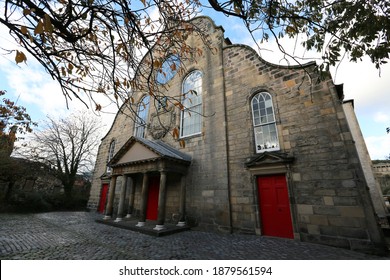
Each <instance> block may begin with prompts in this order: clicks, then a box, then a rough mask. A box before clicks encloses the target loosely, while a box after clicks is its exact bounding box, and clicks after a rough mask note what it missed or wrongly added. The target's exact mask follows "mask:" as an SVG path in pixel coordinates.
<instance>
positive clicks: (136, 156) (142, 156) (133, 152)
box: [116, 142, 160, 164]
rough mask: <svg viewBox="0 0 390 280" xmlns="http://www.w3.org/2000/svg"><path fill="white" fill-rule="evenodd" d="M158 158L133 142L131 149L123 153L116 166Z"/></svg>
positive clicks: (147, 149)
mask: <svg viewBox="0 0 390 280" xmlns="http://www.w3.org/2000/svg"><path fill="white" fill-rule="evenodd" d="M159 157H160V156H159V155H158V154H156V153H155V152H153V151H151V150H150V149H149V148H147V147H145V146H144V145H142V144H140V143H138V142H134V143H133V145H131V147H130V148H129V149H128V150H127V151H126V152H125V153H123V155H122V157H121V158H120V159H119V160H118V162H117V163H116V164H123V163H131V162H137V161H145V160H151V159H155V158H159Z"/></svg>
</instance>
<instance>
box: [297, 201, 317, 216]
mask: <svg viewBox="0 0 390 280" xmlns="http://www.w3.org/2000/svg"><path fill="white" fill-rule="evenodd" d="M297 212H298V214H299V215H312V214H313V213H314V212H313V205H305V204H298V205H297Z"/></svg>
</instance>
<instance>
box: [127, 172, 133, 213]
mask: <svg viewBox="0 0 390 280" xmlns="http://www.w3.org/2000/svg"><path fill="white" fill-rule="evenodd" d="M127 182H128V184H129V189H130V195H129V205H128V207H127V215H126V218H131V215H132V214H133V209H134V197H135V185H134V180H133V178H132V177H130V176H129V177H127Z"/></svg>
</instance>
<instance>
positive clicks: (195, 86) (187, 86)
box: [180, 70, 203, 138]
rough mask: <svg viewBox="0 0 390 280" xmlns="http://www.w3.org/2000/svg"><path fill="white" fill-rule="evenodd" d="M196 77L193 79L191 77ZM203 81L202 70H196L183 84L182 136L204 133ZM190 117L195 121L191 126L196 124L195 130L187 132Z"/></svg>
mask: <svg viewBox="0 0 390 280" xmlns="http://www.w3.org/2000/svg"><path fill="white" fill-rule="evenodd" d="M194 76H195V77H194ZM193 77H194V78H195V79H194V80H193V81H191V78H193ZM202 83H203V73H202V72H201V71H200V70H194V71H192V72H191V73H189V74H188V75H187V77H186V78H185V79H184V81H183V84H182V93H183V97H182V100H181V103H182V105H183V107H184V108H183V110H182V111H181V116H180V137H181V138H186V137H191V136H196V135H199V134H201V133H202V115H203V100H202V99H203V98H202ZM190 118H196V119H192V121H195V122H194V123H192V124H190V125H191V126H196V127H198V129H195V131H191V132H187V129H186V128H188V126H189V125H188V123H187V122H188V120H189V119H190Z"/></svg>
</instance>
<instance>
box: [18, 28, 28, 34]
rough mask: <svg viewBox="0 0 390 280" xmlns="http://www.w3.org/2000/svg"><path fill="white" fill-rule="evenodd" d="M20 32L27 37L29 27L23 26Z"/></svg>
mask: <svg viewBox="0 0 390 280" xmlns="http://www.w3.org/2000/svg"><path fill="white" fill-rule="evenodd" d="M20 32H22V33H23V34H24V35H27V33H28V30H27V27H26V26H21V27H20Z"/></svg>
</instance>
